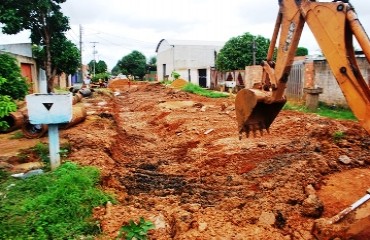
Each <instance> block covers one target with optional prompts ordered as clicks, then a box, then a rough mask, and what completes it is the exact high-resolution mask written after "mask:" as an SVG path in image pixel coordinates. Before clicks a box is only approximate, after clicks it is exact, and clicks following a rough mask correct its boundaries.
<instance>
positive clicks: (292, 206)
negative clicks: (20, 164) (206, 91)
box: [0, 83, 370, 240]
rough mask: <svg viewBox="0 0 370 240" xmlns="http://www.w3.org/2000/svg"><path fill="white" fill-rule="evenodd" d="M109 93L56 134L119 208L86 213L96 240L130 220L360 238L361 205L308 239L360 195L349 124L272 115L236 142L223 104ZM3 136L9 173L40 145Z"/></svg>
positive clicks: (175, 233)
mask: <svg viewBox="0 0 370 240" xmlns="http://www.w3.org/2000/svg"><path fill="white" fill-rule="evenodd" d="M113 91H114V94H111V95H109V94H101V93H99V92H95V93H94V94H93V96H92V97H90V98H84V99H82V100H81V102H80V103H78V104H82V105H84V106H85V107H86V109H87V112H88V117H87V118H86V120H85V121H84V122H83V123H80V124H78V125H77V126H74V127H72V128H69V129H67V130H62V131H61V132H60V136H61V138H62V141H66V142H69V143H70V144H71V146H72V152H71V154H70V155H69V159H71V160H73V161H74V162H78V163H80V164H82V165H89V166H96V167H98V168H99V169H101V172H102V183H101V184H102V187H103V188H104V190H106V191H108V192H110V193H112V194H114V195H115V196H116V198H117V199H118V201H119V202H118V203H117V204H113V205H108V206H105V207H101V208H98V209H95V211H94V215H95V217H96V218H97V219H99V220H100V222H101V228H102V230H103V232H104V237H102V239H114V238H115V237H116V236H117V234H118V230H119V228H120V227H121V226H122V225H123V224H126V223H127V222H128V221H129V220H130V219H133V220H138V219H139V217H141V216H142V217H144V218H145V219H147V220H151V221H152V222H154V223H155V225H156V229H155V230H152V231H150V239H184V240H185V239H186V240H188V239H199V240H207V239H215V240H216V239H222V240H223V239H230V240H231V239H235V240H237V239H243V240H244V239H286V240H289V239H315V238H319V239H330V238H332V239H333V238H335V237H338V239H370V233H369V229H370V203H365V204H364V205H362V206H361V207H359V208H358V209H357V210H356V211H354V212H352V213H350V214H348V215H347V216H346V217H345V218H344V219H342V220H341V221H340V222H338V223H335V224H332V225H326V224H323V225H319V224H318V223H316V226H318V227H316V228H314V231H313V226H314V224H315V222H320V221H321V220H322V219H327V218H330V217H332V216H334V215H336V214H337V213H339V212H340V211H342V210H343V209H345V208H346V207H348V206H349V205H351V204H352V203H353V202H355V201H357V200H358V199H359V198H361V197H362V196H363V195H365V193H366V190H367V189H368V188H370V167H369V166H370V136H369V134H367V133H366V132H365V130H363V129H362V128H361V127H360V126H359V124H358V123H357V122H352V121H336V120H330V119H327V118H324V117H319V116H317V115H315V114H304V113H299V112H295V111H282V112H281V113H280V114H279V116H278V117H277V118H276V120H275V122H274V123H273V124H272V126H271V128H270V134H264V135H263V136H259V135H258V136H257V137H253V136H252V137H250V138H245V137H244V138H243V139H242V140H239V138H238V134H237V130H236V119H235V111H234V103H233V101H234V98H233V96H231V97H229V98H223V99H209V98H204V97H201V96H196V95H193V94H189V93H185V92H182V91H180V90H177V89H172V88H170V87H165V86H163V85H160V84H147V83H143V84H136V85H131V86H130V87H128V86H126V87H121V88H120V89H114V90H113ZM339 133H344V135H343V136H342V135H341V134H339ZM8 135H9V134H2V135H0V141H1V144H2V145H1V146H2V147H1V149H2V150H1V152H2V155H3V157H2V158H1V159H2V160H3V162H4V161H6V159H12V161H11V162H9V164H8V165H6V166H7V168H9V169H13V170H14V167H15V166H16V162H15V161H14V157H13V158H12V157H9V156H11V155H12V154H13V155H15V154H16V153H15V152H16V151H14V150H16V149H18V148H21V147H23V148H24V147H27V146H31V145H32V144H34V143H35V142H36V141H47V138H42V139H36V140H35V139H33V140H27V139H9V138H8V137H7V136H8ZM335 136H336V137H335ZM32 141H33V142H32ZM17 146H18V147H17ZM12 151H13V153H12ZM5 156H7V157H5ZM3 165H4V164H3ZM318 219H321V220H319V221H318Z"/></svg>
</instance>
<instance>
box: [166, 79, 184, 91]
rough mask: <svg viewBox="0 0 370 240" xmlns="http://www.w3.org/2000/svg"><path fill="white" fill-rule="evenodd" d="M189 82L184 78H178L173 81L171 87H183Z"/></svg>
mask: <svg viewBox="0 0 370 240" xmlns="http://www.w3.org/2000/svg"><path fill="white" fill-rule="evenodd" d="M186 84H188V82H187V81H186V80H184V79H181V78H180V79H176V80H174V81H173V82H172V83H171V85H170V86H171V87H173V88H177V89H181V88H183V87H185V85H186Z"/></svg>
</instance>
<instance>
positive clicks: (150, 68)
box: [147, 56, 157, 72]
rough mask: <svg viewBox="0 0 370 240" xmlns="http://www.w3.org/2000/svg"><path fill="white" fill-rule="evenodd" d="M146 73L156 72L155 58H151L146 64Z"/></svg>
mask: <svg viewBox="0 0 370 240" xmlns="http://www.w3.org/2000/svg"><path fill="white" fill-rule="evenodd" d="M147 69H148V72H151V71H157V57H155V56H152V57H151V58H150V59H149V62H148V64H147Z"/></svg>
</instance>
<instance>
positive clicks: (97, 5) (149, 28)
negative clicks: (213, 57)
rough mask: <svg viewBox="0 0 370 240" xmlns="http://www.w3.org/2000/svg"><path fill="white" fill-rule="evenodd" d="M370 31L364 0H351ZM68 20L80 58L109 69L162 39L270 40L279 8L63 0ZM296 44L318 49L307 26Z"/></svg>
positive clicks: (193, 1)
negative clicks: (258, 37) (241, 37)
mask: <svg viewBox="0 0 370 240" xmlns="http://www.w3.org/2000/svg"><path fill="white" fill-rule="evenodd" d="M351 3H352V4H353V5H354V6H355V8H356V11H357V14H358V16H359V18H360V20H361V22H362V24H363V26H364V28H365V29H366V31H367V32H368V33H369V34H370V5H369V4H368V1H364V0H362V1H361V0H352V1H351ZM61 6H62V11H63V13H64V15H66V16H68V17H69V19H70V26H71V30H70V31H68V32H67V37H68V38H69V39H70V40H72V41H73V42H74V43H75V44H76V45H77V46H79V45H80V44H79V41H80V32H82V35H81V37H82V42H83V44H82V49H83V62H84V63H85V64H86V63H88V62H90V61H91V60H93V59H94V54H93V52H94V45H95V51H96V53H95V59H96V60H97V61H98V60H104V61H105V62H106V63H107V64H108V68H109V69H111V68H113V67H114V66H115V65H116V63H117V61H118V60H119V59H121V58H122V57H123V56H125V55H127V54H129V53H131V52H132V51H133V50H138V51H140V52H141V53H143V54H144V55H145V56H146V57H147V59H149V58H150V57H152V56H155V55H156V53H155V48H156V46H157V44H158V43H159V41H160V40H161V39H176V40H206V41H224V42H226V41H227V40H229V39H230V38H231V37H236V36H239V35H242V34H244V33H245V32H250V33H251V34H253V35H262V36H264V37H266V38H271V35H272V31H273V28H274V24H275V19H276V15H277V12H278V1H277V0H184V1H180V0H135V1H128V0H109V1H108V0H105V1H97V0H67V1H66V2H65V3H63V4H61ZM20 42H29V33H28V32H22V33H21V34H18V35H15V36H14V35H4V34H0V44H6V43H20ZM300 46H302V47H306V48H308V49H309V51H310V54H314V53H316V52H317V51H319V48H318V46H317V44H316V42H315V40H314V38H313V36H312V34H311V33H310V32H309V31H308V29H306V30H305V31H304V33H303V36H302V38H301V41H300Z"/></svg>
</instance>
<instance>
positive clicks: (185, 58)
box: [156, 39, 225, 88]
mask: <svg viewBox="0 0 370 240" xmlns="http://www.w3.org/2000/svg"><path fill="white" fill-rule="evenodd" d="M224 44H225V43H224V42H213V41H212V42H210V41H189V40H167V39H162V40H161V41H160V42H159V43H158V45H157V49H156V53H157V75H158V80H159V81H162V80H164V79H166V78H168V79H170V80H171V79H173V77H171V73H172V72H173V71H174V72H177V73H179V74H180V78H181V79H185V80H187V81H189V82H191V83H194V84H197V85H199V86H201V87H207V88H209V87H210V85H211V78H210V76H211V69H212V68H214V67H215V60H216V56H217V53H219V51H220V50H221V48H222V47H223V46H224Z"/></svg>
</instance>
